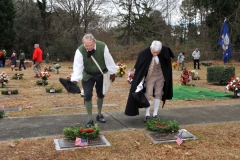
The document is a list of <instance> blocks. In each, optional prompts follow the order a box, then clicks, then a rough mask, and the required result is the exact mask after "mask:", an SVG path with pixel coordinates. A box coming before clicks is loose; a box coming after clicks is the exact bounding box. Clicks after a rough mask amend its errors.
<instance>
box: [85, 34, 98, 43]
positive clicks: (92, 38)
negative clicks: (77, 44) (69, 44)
mask: <svg viewBox="0 0 240 160" xmlns="http://www.w3.org/2000/svg"><path fill="white" fill-rule="evenodd" d="M88 38H89V39H91V40H93V41H94V42H96V39H95V38H94V36H93V35H92V34H91V33H87V34H85V35H84V36H83V39H82V42H83V41H84V40H85V39H88Z"/></svg>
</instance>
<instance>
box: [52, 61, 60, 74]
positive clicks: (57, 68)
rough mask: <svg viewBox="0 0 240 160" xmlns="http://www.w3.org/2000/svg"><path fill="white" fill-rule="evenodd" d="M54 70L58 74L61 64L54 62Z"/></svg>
mask: <svg viewBox="0 0 240 160" xmlns="http://www.w3.org/2000/svg"><path fill="white" fill-rule="evenodd" d="M53 68H55V69H56V70H57V74H59V69H60V68H61V65H60V64H58V63H57V64H55V65H54V67H53Z"/></svg>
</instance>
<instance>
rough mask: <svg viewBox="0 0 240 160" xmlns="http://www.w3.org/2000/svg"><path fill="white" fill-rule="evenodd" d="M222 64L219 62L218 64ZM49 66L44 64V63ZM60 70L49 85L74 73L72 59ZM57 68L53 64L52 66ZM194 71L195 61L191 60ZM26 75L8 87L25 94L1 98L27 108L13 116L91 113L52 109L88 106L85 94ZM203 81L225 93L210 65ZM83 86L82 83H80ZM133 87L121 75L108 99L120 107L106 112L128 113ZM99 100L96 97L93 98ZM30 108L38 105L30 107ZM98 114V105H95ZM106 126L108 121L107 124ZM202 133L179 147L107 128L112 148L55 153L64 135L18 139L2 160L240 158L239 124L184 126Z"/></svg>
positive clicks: (4, 148) (7, 145)
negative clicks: (210, 78)
mask: <svg viewBox="0 0 240 160" xmlns="http://www.w3.org/2000/svg"><path fill="white" fill-rule="evenodd" d="M217 63H221V62H214V64H217ZM44 65H46V64H43V65H42V66H44ZM61 65H62V68H61V69H60V74H56V73H55V72H53V73H51V77H50V78H49V83H50V85H54V86H58V87H62V86H61V85H60V84H59V82H58V78H60V77H65V76H66V75H67V74H69V73H71V72H72V69H69V67H70V66H71V65H72V64H71V63H61ZM127 65H128V69H130V68H131V67H133V62H132V63H131V62H128V63H127ZM231 65H234V66H235V67H236V75H240V66H239V64H237V63H235V64H234V63H233V64H231ZM52 66H53V65H52ZM187 66H188V68H189V69H192V64H187ZM3 70H4V71H5V72H7V74H8V75H9V77H12V76H13V74H14V73H16V71H10V68H4V69H2V68H1V69H0V72H1V71H3ZM21 72H22V73H24V76H23V80H11V81H10V82H9V84H8V85H9V86H19V88H18V90H19V94H20V95H23V97H21V98H1V99H0V101H1V103H2V104H4V105H5V107H7V108H11V107H22V108H23V111H21V112H10V113H9V115H8V116H9V117H18V116H39V115H49V114H69V113H86V110H85V109H61V110H52V108H53V107H61V106H79V105H83V98H81V97H80V96H79V95H73V94H67V92H66V91H65V90H63V93H61V94H46V92H45V89H44V88H43V87H42V86H36V84H35V81H36V80H37V79H36V78H33V76H34V73H33V71H32V69H31V68H27V70H24V71H21ZM198 72H199V76H200V77H201V80H199V81H194V84H195V85H196V86H198V87H204V88H209V89H212V90H216V91H221V92H223V91H224V92H225V91H226V89H225V86H219V85H212V84H208V83H207V82H206V67H202V68H201V70H199V71H198ZM173 74H174V76H173V78H174V83H175V84H180V82H179V77H180V74H181V72H180V71H176V70H174V71H173ZM80 86H81V85H80ZM129 87H130V85H129V84H128V83H127V82H126V77H123V78H116V80H115V82H114V83H113V84H112V85H111V88H110V91H109V92H108V93H107V95H106V98H105V100H104V103H106V104H113V103H115V104H118V106H117V107H103V112H105V111H108V112H111V111H124V109H125V104H126V100H127V96H128V89H129ZM93 101H94V103H95V104H96V95H95V94H94V96H93ZM235 103H239V100H238V99H224V100H213V99H209V100H194V101H184V100H179V101H167V102H166V104H165V107H166V108H173V107H183V106H188V107H194V106H199V105H204V104H207V105H211V104H212V105H216V104H235ZM27 106H33V108H31V109H27V108H26V107H27ZM93 111H94V112H97V110H96V108H93ZM106 125H107V124H106ZM181 128H185V129H187V130H188V131H190V132H191V133H193V134H194V135H196V136H197V137H198V140H196V141H185V143H184V145H181V146H178V145H177V144H176V143H164V144H153V143H152V142H151V140H150V139H149V138H147V137H146V132H147V131H146V130H144V129H141V130H126V131H114V132H102V134H104V136H105V137H106V138H107V139H108V141H109V142H110V144H111V146H110V147H99V148H87V149H77V150H69V151H56V150H55V146H54V143H53V139H55V138H61V137H63V136H59V137H43V138H37V139H27V140H15V141H12V142H1V143H0V159H3V160H30V159H31V160H32V159H44V160H45V159H49V160H50V159H51V160H52V159H58V160H68V159H69V160H70V159H71V160H75V159H109V160H112V159H113V160H114V159H139V158H141V159H224V160H225V159H239V158H240V152H239V149H238V148H239V146H240V145H239V144H240V139H239V136H238V135H237V133H238V131H239V129H240V123H239V122H236V123H225V124H213V125H198V126H184V127H183V126H181Z"/></svg>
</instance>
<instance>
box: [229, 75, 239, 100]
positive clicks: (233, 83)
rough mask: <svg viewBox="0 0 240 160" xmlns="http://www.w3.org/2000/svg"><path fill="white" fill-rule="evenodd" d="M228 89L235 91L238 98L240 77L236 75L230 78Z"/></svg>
mask: <svg viewBox="0 0 240 160" xmlns="http://www.w3.org/2000/svg"><path fill="white" fill-rule="evenodd" d="M226 89H227V90H229V91H232V92H233V93H234V98H238V97H239V94H240V79H239V77H237V76H236V75H235V76H234V77H232V78H231V79H230V81H229V82H228V84H227V86H226Z"/></svg>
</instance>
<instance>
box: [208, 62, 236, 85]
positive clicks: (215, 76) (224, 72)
mask: <svg viewBox="0 0 240 160" xmlns="http://www.w3.org/2000/svg"><path fill="white" fill-rule="evenodd" d="M234 75H235V67H233V66H211V67H208V68H207V82H208V83H218V84H220V85H226V84H228V82H229V81H230V79H231V78H232V77H233V76H234Z"/></svg>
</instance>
